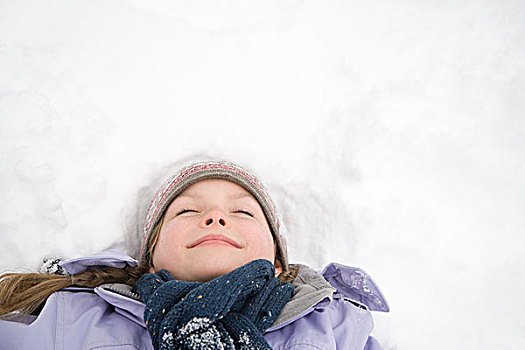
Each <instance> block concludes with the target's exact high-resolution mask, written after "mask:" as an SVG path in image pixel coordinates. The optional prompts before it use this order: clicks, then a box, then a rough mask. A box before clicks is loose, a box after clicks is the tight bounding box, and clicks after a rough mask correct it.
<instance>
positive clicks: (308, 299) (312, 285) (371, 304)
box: [60, 250, 389, 330]
mask: <svg viewBox="0 0 525 350" xmlns="http://www.w3.org/2000/svg"><path fill="white" fill-rule="evenodd" d="M60 265H61V266H62V267H64V268H65V269H66V271H67V272H68V273H70V274H75V273H80V272H83V271H85V270H86V269H87V268H88V267H89V266H112V267H119V268H123V267H125V266H126V265H131V266H136V265H138V262H137V261H136V260H135V259H133V258H131V257H129V256H128V255H126V254H124V253H123V252H121V251H116V250H110V251H105V252H102V253H98V254H95V255H92V256H88V257H84V258H77V259H72V260H67V261H64V262H62V263H60ZM292 266H293V265H292ZM298 266H299V271H298V275H297V277H296V279H295V280H294V281H293V283H292V284H293V286H294V288H295V291H294V295H293V297H292V298H291V299H290V301H288V303H286V305H285V307H284V308H283V310H282V312H281V314H280V315H279V317H278V318H277V320H276V321H275V323H274V324H273V326H272V327H271V328H270V329H269V330H274V329H277V328H281V327H283V326H285V325H286V324H289V323H291V322H293V321H294V320H296V319H298V318H299V317H302V316H304V315H305V314H307V313H309V312H311V311H313V310H314V307H315V308H322V307H324V306H326V305H328V303H329V302H330V301H331V300H332V298H333V297H334V295H335V294H338V295H339V294H341V295H342V296H343V297H344V298H346V299H349V300H351V301H353V302H355V303H358V304H360V305H363V306H364V307H366V308H367V309H369V310H371V311H384V312H388V311H389V307H388V304H387V302H386V300H385V298H384V297H383V295H382V294H381V291H380V290H379V288H378V287H377V285H376V283H375V282H374V281H373V280H372V278H371V277H370V276H369V275H368V274H367V273H366V272H364V271H363V270H361V269H359V268H356V267H349V266H345V265H341V264H336V263H331V264H329V265H328V266H327V267H326V268H325V269H324V270H323V272H322V273H321V274H320V273H318V272H316V271H315V270H314V269H312V268H310V267H308V266H306V265H298ZM131 289H132V288H131V287H130V286H128V285H125V284H105V285H101V286H99V287H97V288H95V293H97V294H98V295H99V296H100V297H101V298H103V299H104V300H105V301H106V302H108V303H109V304H111V305H113V306H115V310H116V311H117V312H119V313H120V314H122V315H123V316H125V317H127V318H129V319H131V320H132V321H134V322H136V323H138V324H140V325H141V326H143V327H145V325H144V320H143V314H144V304H143V303H142V302H141V300H140V298H139V297H138V295H137V294H136V293H133V292H132V291H131Z"/></svg>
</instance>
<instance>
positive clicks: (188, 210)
mask: <svg viewBox="0 0 525 350" xmlns="http://www.w3.org/2000/svg"><path fill="white" fill-rule="evenodd" d="M190 211H193V212H197V211H196V210H194V209H182V210H181V211H179V212H178V213H177V216H179V215H180V214H184V213H187V212H190Z"/></svg>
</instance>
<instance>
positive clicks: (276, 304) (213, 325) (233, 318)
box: [134, 259, 294, 350]
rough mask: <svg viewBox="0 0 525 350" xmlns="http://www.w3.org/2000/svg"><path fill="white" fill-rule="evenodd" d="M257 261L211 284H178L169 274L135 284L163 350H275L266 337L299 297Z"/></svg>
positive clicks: (157, 345) (157, 344)
mask: <svg viewBox="0 0 525 350" xmlns="http://www.w3.org/2000/svg"><path fill="white" fill-rule="evenodd" d="M274 274H275V270H274V267H273V265H272V264H271V263H270V262H269V261H268V260H263V259H260V260H255V261H252V262H250V263H248V264H246V265H244V266H241V267H239V268H238V269H236V270H233V271H231V272H230V273H228V274H226V275H223V276H221V277H218V278H216V279H214V280H211V281H209V282H206V283H198V282H185V281H179V280H174V279H173V277H172V276H171V275H170V274H169V272H167V271H166V270H161V271H159V272H157V273H149V274H146V275H144V276H142V277H141V278H140V280H139V281H138V282H137V283H136V284H135V287H134V288H135V291H136V292H137V293H138V294H139V295H140V298H141V299H142V300H143V302H144V303H145V304H146V308H145V310H144V321H145V322H146V325H147V328H148V332H149V334H150V336H151V339H152V341H153V347H154V348H155V349H156V350H157V349H271V347H270V346H269V345H268V343H267V342H266V340H265V339H264V338H263V335H262V334H263V333H264V331H265V330H266V329H268V328H269V327H270V326H271V325H272V324H273V323H274V322H275V320H276V319H277V317H278V316H279V314H280V313H281V310H282V309H283V307H284V305H285V304H286V303H287V302H288V300H289V299H290V298H291V296H292V294H293V290H294V289H293V286H292V285H291V284H290V283H282V282H281V281H280V280H279V279H277V278H275V277H274Z"/></svg>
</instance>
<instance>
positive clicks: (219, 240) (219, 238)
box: [187, 234, 242, 249]
mask: <svg viewBox="0 0 525 350" xmlns="http://www.w3.org/2000/svg"><path fill="white" fill-rule="evenodd" d="M204 245H225V246H229V247H234V248H237V249H241V248H242V247H241V245H240V244H239V243H237V242H235V241H234V240H233V239H231V238H229V237H226V236H223V235H213V234H212V235H206V236H204V237H201V238H199V239H197V240H196V241H195V242H193V243H191V244H190V245H188V246H187V248H189V249H191V248H195V247H197V246H204Z"/></svg>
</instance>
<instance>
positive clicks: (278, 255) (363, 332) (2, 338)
mask: <svg viewBox="0 0 525 350" xmlns="http://www.w3.org/2000/svg"><path fill="white" fill-rule="evenodd" d="M137 258H138V260H135V259H133V258H132V257H130V256H127V255H126V254H124V253H122V252H119V251H114V250H109V251H105V252H102V253H99V254H94V255H92V256H88V257H83V258H77V259H72V260H68V261H62V262H59V261H51V262H48V266H47V271H48V273H40V274H16V273H15V274H13V273H11V274H4V275H3V276H1V280H0V315H3V316H2V319H0V349H35V348H38V349H113V348H116V349H360V350H361V349H368V350H377V349H381V348H380V346H379V344H378V342H377V341H376V340H375V339H374V338H372V337H371V336H370V335H369V334H370V331H371V330H372V328H373V320H372V316H371V314H370V311H384V312H387V311H388V310H389V309H388V305H387V303H386V301H385V300H384V298H383V296H382V294H381V292H380V291H379V289H378V288H377V286H376V285H375V283H374V282H373V281H372V279H371V278H370V277H369V276H368V275H367V274H366V273H365V272H363V271H362V270H360V269H357V268H351V267H346V266H343V265H339V264H335V263H333V264H330V265H328V266H327V267H326V268H325V269H324V271H323V272H322V273H321V274H319V273H317V272H316V271H314V270H313V269H311V268H309V267H308V266H305V265H289V264H288V258H287V252H286V246H285V243H284V240H283V237H282V236H281V235H280V233H279V220H278V216H277V214H276V211H275V206H274V204H273V202H272V200H271V199H270V197H269V195H268V193H267V191H266V190H265V188H264V187H263V186H262V184H261V183H260V182H259V180H257V178H256V177H255V176H254V175H253V174H251V173H249V172H248V171H247V170H246V169H244V168H242V167H240V166H238V165H235V164H232V163H227V162H222V161H209V162H200V163H195V164H191V165H189V166H187V167H185V168H183V169H182V170H180V171H179V172H177V173H176V174H175V175H173V176H172V177H170V178H169V179H168V181H166V182H165V183H164V185H163V186H162V187H161V188H160V189H159V190H158V192H157V193H156V195H155V196H154V198H153V200H152V201H151V203H150V206H149V208H148V211H147V215H146V218H145V221H144V232H143V238H142V242H141V248H140V252H139V254H138V256H137Z"/></svg>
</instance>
